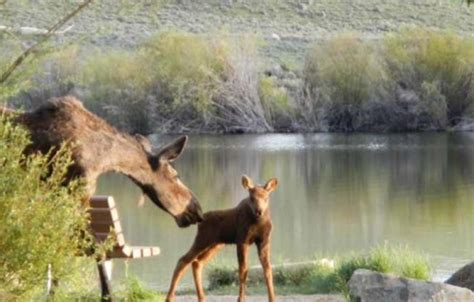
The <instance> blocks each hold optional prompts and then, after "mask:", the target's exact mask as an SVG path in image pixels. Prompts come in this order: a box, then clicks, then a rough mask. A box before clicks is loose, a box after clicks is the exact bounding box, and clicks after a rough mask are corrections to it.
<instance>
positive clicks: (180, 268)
mask: <svg viewBox="0 0 474 302" xmlns="http://www.w3.org/2000/svg"><path fill="white" fill-rule="evenodd" d="M205 249H206V247H204V246H197V245H193V246H192V247H191V249H190V250H189V251H188V252H187V253H186V254H185V255H184V256H183V257H181V258H180V259H179V261H178V264H177V265H176V268H175V269H174V273H173V278H172V279H171V285H170V289H169V290H168V295H167V296H166V301H168V302H171V301H174V298H175V292H176V287H177V286H178V282H179V280H180V279H181V277H183V274H184V272H185V271H186V268H187V267H188V266H189V264H191V262H193V261H194V259H196V257H197V256H198V255H199V254H201V253H202V252H203V251H204V250H205Z"/></svg>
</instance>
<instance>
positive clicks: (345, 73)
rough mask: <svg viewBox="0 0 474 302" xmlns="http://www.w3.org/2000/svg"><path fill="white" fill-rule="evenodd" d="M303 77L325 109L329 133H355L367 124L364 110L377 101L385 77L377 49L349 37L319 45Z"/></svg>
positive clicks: (365, 42)
mask: <svg viewBox="0 0 474 302" xmlns="http://www.w3.org/2000/svg"><path fill="white" fill-rule="evenodd" d="M303 77H304V81H305V84H306V86H307V87H308V91H309V92H310V94H312V95H313V97H314V98H317V99H320V101H321V105H322V106H323V107H324V108H323V110H324V112H325V113H324V119H325V120H326V121H325V123H326V124H327V126H328V128H329V130H335V131H351V130H354V129H357V128H359V127H360V124H362V123H363V122H364V120H363V118H364V116H363V114H362V110H363V109H364V106H365V105H366V104H367V103H368V102H370V101H374V100H376V99H377V97H378V95H379V94H380V90H381V88H383V85H384V77H385V75H384V69H383V68H382V66H381V64H380V62H379V60H378V57H377V55H376V52H375V49H374V45H373V44H370V43H369V42H368V41H363V40H362V39H361V38H358V37H357V36H355V35H347V34H346V35H341V36H337V37H335V38H332V39H330V40H329V41H327V42H325V43H323V44H319V45H317V46H316V47H315V48H314V49H313V50H312V51H311V52H310V53H309V54H308V57H307V60H306V63H305V67H304V71H303Z"/></svg>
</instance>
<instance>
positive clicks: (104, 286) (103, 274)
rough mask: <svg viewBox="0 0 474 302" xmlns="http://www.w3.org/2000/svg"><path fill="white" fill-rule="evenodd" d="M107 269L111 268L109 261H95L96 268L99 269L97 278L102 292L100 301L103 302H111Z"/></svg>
mask: <svg viewBox="0 0 474 302" xmlns="http://www.w3.org/2000/svg"><path fill="white" fill-rule="evenodd" d="M108 267H110V272H111V267H112V262H111V260H105V261H97V268H98V269H99V278H100V288H101V291H102V298H101V301H103V302H106V301H107V302H113V298H112V286H111V284H110V274H109V271H108V269H107V268H108Z"/></svg>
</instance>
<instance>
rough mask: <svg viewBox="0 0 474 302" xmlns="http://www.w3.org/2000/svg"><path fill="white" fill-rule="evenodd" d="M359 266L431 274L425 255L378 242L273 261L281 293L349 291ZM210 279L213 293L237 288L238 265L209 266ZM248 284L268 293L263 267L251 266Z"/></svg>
mask: <svg viewBox="0 0 474 302" xmlns="http://www.w3.org/2000/svg"><path fill="white" fill-rule="evenodd" d="M359 268H365V269H370V270H373V271H378V272H383V273H392V274H396V275H399V276H403V277H407V278H414V279H420V280H428V279H429V278H430V265H429V262H428V260H427V258H426V256H424V255H423V254H420V253H418V252H415V251H413V250H411V249H409V248H407V247H397V246H388V245H383V246H377V247H375V248H373V249H372V250H371V251H370V252H369V253H367V254H362V253H357V254H352V255H348V256H345V257H341V258H337V259H335V260H330V261H328V260H326V259H318V260H316V261H313V262H310V263H307V264H300V265H292V266H285V265H274V270H273V276H274V277H273V278H274V284H275V288H276V291H277V293H278V294H280V295H281V294H328V293H341V294H344V295H347V293H348V288H347V282H348V281H349V279H350V277H351V276H352V273H353V272H354V271H355V270H357V269H359ZM208 279H209V288H208V290H209V292H210V293H213V294H229V293H231V292H234V293H235V292H237V291H236V289H237V287H238V272H237V270H236V269H235V268H223V267H214V268H212V269H209V272H208ZM248 285H249V287H250V288H249V292H250V293H259V294H260V293H265V290H266V289H265V282H264V280H263V274H262V272H261V269H260V268H255V269H251V270H250V272H249V281H248Z"/></svg>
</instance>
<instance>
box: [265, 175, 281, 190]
mask: <svg viewBox="0 0 474 302" xmlns="http://www.w3.org/2000/svg"><path fill="white" fill-rule="evenodd" d="M277 187H278V180H277V179H276V178H272V179H270V180H269V181H268V182H267V183H266V184H265V186H264V189H265V190H267V191H268V192H272V191H274V190H275V189H276V188H277Z"/></svg>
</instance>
